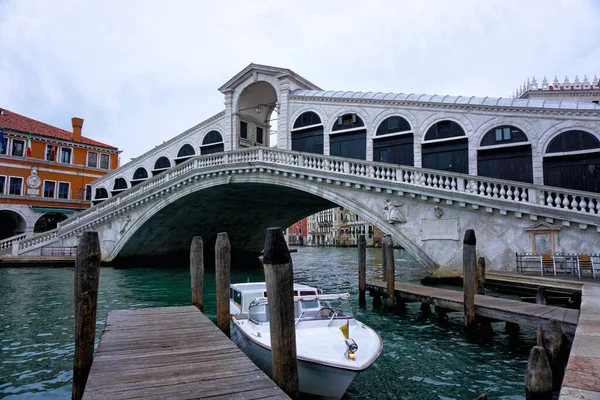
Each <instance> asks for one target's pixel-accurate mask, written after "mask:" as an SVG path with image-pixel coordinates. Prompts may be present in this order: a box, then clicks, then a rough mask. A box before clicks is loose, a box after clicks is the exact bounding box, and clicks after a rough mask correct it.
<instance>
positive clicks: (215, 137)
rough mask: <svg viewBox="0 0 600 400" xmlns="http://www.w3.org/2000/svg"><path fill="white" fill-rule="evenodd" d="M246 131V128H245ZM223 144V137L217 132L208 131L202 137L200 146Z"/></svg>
mask: <svg viewBox="0 0 600 400" xmlns="http://www.w3.org/2000/svg"><path fill="white" fill-rule="evenodd" d="M246 129H247V128H246ZM221 142H223V136H221V134H220V133H219V132H217V131H210V132H208V133H207V134H206V136H204V139H203V140H202V144H211V143H221Z"/></svg>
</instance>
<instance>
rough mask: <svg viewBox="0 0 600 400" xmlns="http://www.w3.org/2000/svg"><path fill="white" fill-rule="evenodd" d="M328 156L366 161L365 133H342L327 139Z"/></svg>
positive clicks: (362, 131)
mask: <svg viewBox="0 0 600 400" xmlns="http://www.w3.org/2000/svg"><path fill="white" fill-rule="evenodd" d="M329 142H330V154H331V155H332V156H340V157H347V158H356V159H359V160H366V157H367V133H366V131H364V130H361V131H359V132H351V133H345V134H344V133H342V134H337V135H331V136H330V137H329Z"/></svg>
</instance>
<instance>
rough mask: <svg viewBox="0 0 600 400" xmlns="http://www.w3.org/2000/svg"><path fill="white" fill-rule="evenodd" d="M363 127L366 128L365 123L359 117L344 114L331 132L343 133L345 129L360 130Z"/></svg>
mask: <svg viewBox="0 0 600 400" xmlns="http://www.w3.org/2000/svg"><path fill="white" fill-rule="evenodd" d="M361 126H365V123H364V122H363V120H362V119H361V118H360V117H359V116H358V115H356V114H344V115H340V116H339V117H338V119H337V121H336V122H335V123H334V124H333V128H332V129H331V130H332V131H341V130H344V129H352V128H360V127H361Z"/></svg>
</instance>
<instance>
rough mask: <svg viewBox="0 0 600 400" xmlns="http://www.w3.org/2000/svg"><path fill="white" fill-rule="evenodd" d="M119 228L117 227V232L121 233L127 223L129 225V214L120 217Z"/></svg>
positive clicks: (123, 231)
mask: <svg viewBox="0 0 600 400" xmlns="http://www.w3.org/2000/svg"><path fill="white" fill-rule="evenodd" d="M121 221H122V222H121V229H119V233H120V234H121V235H122V234H123V233H125V229H126V228H127V225H129V222H130V221H131V216H130V215H125V216H123V217H121Z"/></svg>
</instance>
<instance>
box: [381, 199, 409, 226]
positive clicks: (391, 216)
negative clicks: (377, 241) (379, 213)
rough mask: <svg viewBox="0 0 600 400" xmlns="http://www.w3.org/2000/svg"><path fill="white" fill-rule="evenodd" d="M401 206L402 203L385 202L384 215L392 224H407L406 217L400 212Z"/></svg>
mask: <svg viewBox="0 0 600 400" xmlns="http://www.w3.org/2000/svg"><path fill="white" fill-rule="evenodd" d="M400 206H402V203H392V202H391V201H390V200H386V201H385V206H384V207H383V214H384V215H385V218H386V219H387V222H389V223H390V224H397V223H401V224H403V223H405V222H406V218H404V215H402V213H401V212H400V210H398V208H399V207H400Z"/></svg>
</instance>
